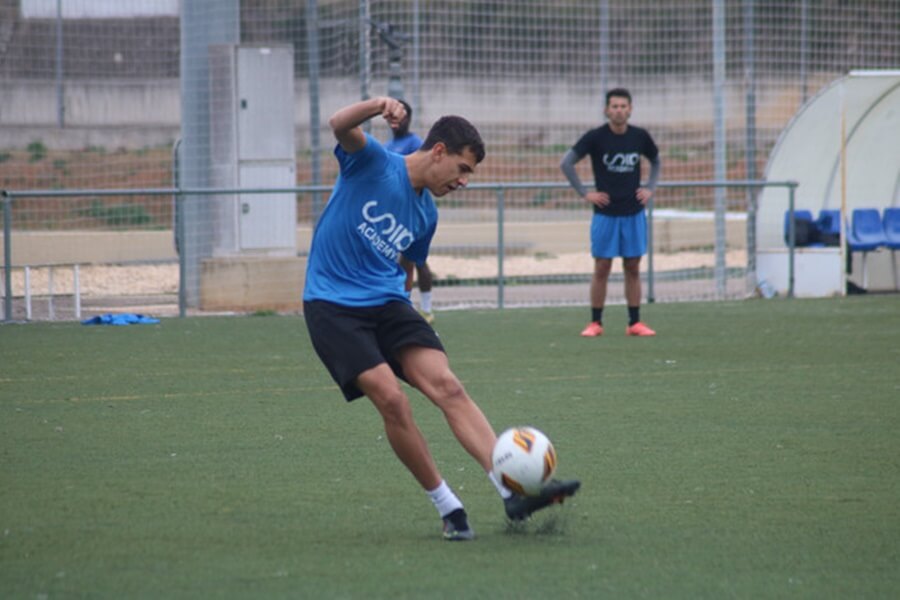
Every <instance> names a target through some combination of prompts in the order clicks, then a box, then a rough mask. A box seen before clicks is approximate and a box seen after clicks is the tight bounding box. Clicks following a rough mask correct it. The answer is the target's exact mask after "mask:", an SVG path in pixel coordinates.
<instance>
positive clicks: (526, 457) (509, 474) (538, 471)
mask: <svg viewBox="0 0 900 600" xmlns="http://www.w3.org/2000/svg"><path fill="white" fill-rule="evenodd" d="M491 461H492V465H493V471H494V476H495V477H496V478H497V479H499V480H500V482H501V483H503V485H504V486H506V487H507V488H508V489H509V490H511V491H513V492H515V493H517V494H520V495H523V496H537V495H538V494H540V493H541V489H542V488H543V487H544V485H545V484H546V483H547V482H548V481H550V479H551V478H552V477H553V473H555V472H556V450H555V449H554V448H553V444H552V443H551V442H550V438H548V437H547V436H546V435H544V434H543V433H542V432H541V431H539V430H537V429H535V428H534V427H528V426H522V427H513V428H511V429H507V430H506V431H504V432H503V433H501V434H500V436H499V437H498V438H497V443H496V444H495V445H494V452H493V454H492V455H491Z"/></svg>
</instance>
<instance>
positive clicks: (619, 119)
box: [605, 96, 631, 127]
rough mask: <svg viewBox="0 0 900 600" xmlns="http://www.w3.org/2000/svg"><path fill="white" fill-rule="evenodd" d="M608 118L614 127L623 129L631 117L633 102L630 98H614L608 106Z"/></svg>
mask: <svg viewBox="0 0 900 600" xmlns="http://www.w3.org/2000/svg"><path fill="white" fill-rule="evenodd" d="M605 112H606V118H607V119H609V122H610V123H611V124H612V125H613V126H618V127H621V126H622V125H625V124H626V123H627V122H628V119H629V118H630V117H631V102H629V101H628V98H620V97H619V96H613V97H612V98H610V99H609V102H608V103H607V105H606V111H605Z"/></svg>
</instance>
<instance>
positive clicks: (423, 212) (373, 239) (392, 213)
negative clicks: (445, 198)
mask: <svg viewBox="0 0 900 600" xmlns="http://www.w3.org/2000/svg"><path fill="white" fill-rule="evenodd" d="M334 155H335V156H336V157H337V160H338V163H339V165H340V175H339V176H338V180H337V183H336V184H335V186H334V191H333V192H332V194H331V198H330V199H329V200H328V204H327V205H326V206H325V210H324V211H322V216H321V217H320V218H319V223H318V225H316V230H315V233H314V234H313V239H312V245H311V246H310V250H309V262H308V263H307V266H306V287H305V289H304V291H303V300H304V301H310V300H327V301H329V302H334V303H336V304H341V305H344V306H380V305H382V304H386V303H387V302H390V301H392V300H400V301H402V302H409V297H408V295H407V293H406V289H405V287H404V284H405V282H406V272H405V271H404V270H403V268H402V267H400V265H399V264H398V262H397V259H398V257H399V256H400V253H403V256H404V257H406V258H407V259H408V260H411V261H413V262H415V263H417V264H422V263H424V262H425V259H426V258H427V257H428V249H429V246H430V245H431V238H432V237H434V232H435V229H436V228H437V218H438V213H437V207H435V205H434V200H433V199H432V198H431V194H430V193H429V192H428V190H422V193H421V194H417V193H416V191H415V190H414V189H413V187H412V184H411V183H410V181H409V175H408V174H407V172H406V162H405V161H404V160H403V157H402V156H400V155H399V154H394V153H392V152H388V151H386V150H385V149H384V146H382V145H381V144H380V143H378V141H377V140H376V139H375V138H373V137H372V136H370V135H368V134H366V145H365V147H364V148H363V149H362V150H359V151H358V152H354V153H353V154H348V153H347V152H345V151H344V150H343V148H341V146H340V145H338V146H337V147H336V148H335V150H334Z"/></svg>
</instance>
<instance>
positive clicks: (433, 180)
mask: <svg viewBox="0 0 900 600" xmlns="http://www.w3.org/2000/svg"><path fill="white" fill-rule="evenodd" d="M432 161H433V162H432V172H431V177H429V183H428V190H429V191H430V192H431V193H432V195H434V196H437V197H440V196H444V195H446V194H449V193H450V192H452V191H454V190H457V189H459V188H461V187H465V186H466V185H467V184H468V183H469V177H471V176H472V174H473V173H474V172H475V167H476V165H477V164H478V161H476V160H475V155H474V154H473V153H472V150H470V149H469V148H466V149H465V150H464V151H463V153H462V154H450V153H449V152H447V148H446V146H444V145H443V144H440V143H439V144H435V146H434V148H432Z"/></svg>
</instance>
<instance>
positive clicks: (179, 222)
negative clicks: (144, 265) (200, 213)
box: [175, 187, 187, 319]
mask: <svg viewBox="0 0 900 600" xmlns="http://www.w3.org/2000/svg"><path fill="white" fill-rule="evenodd" d="M184 230H185V227H184V195H183V194H182V193H181V188H180V187H179V188H176V190H175V247H176V248H179V252H178V316H179V317H180V318H182V319H183V318H184V316H185V314H186V313H187V281H186V279H187V258H186V257H185V255H186V254H187V253H186V252H185V251H184V249H185V248H186V245H185V239H184Z"/></svg>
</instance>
